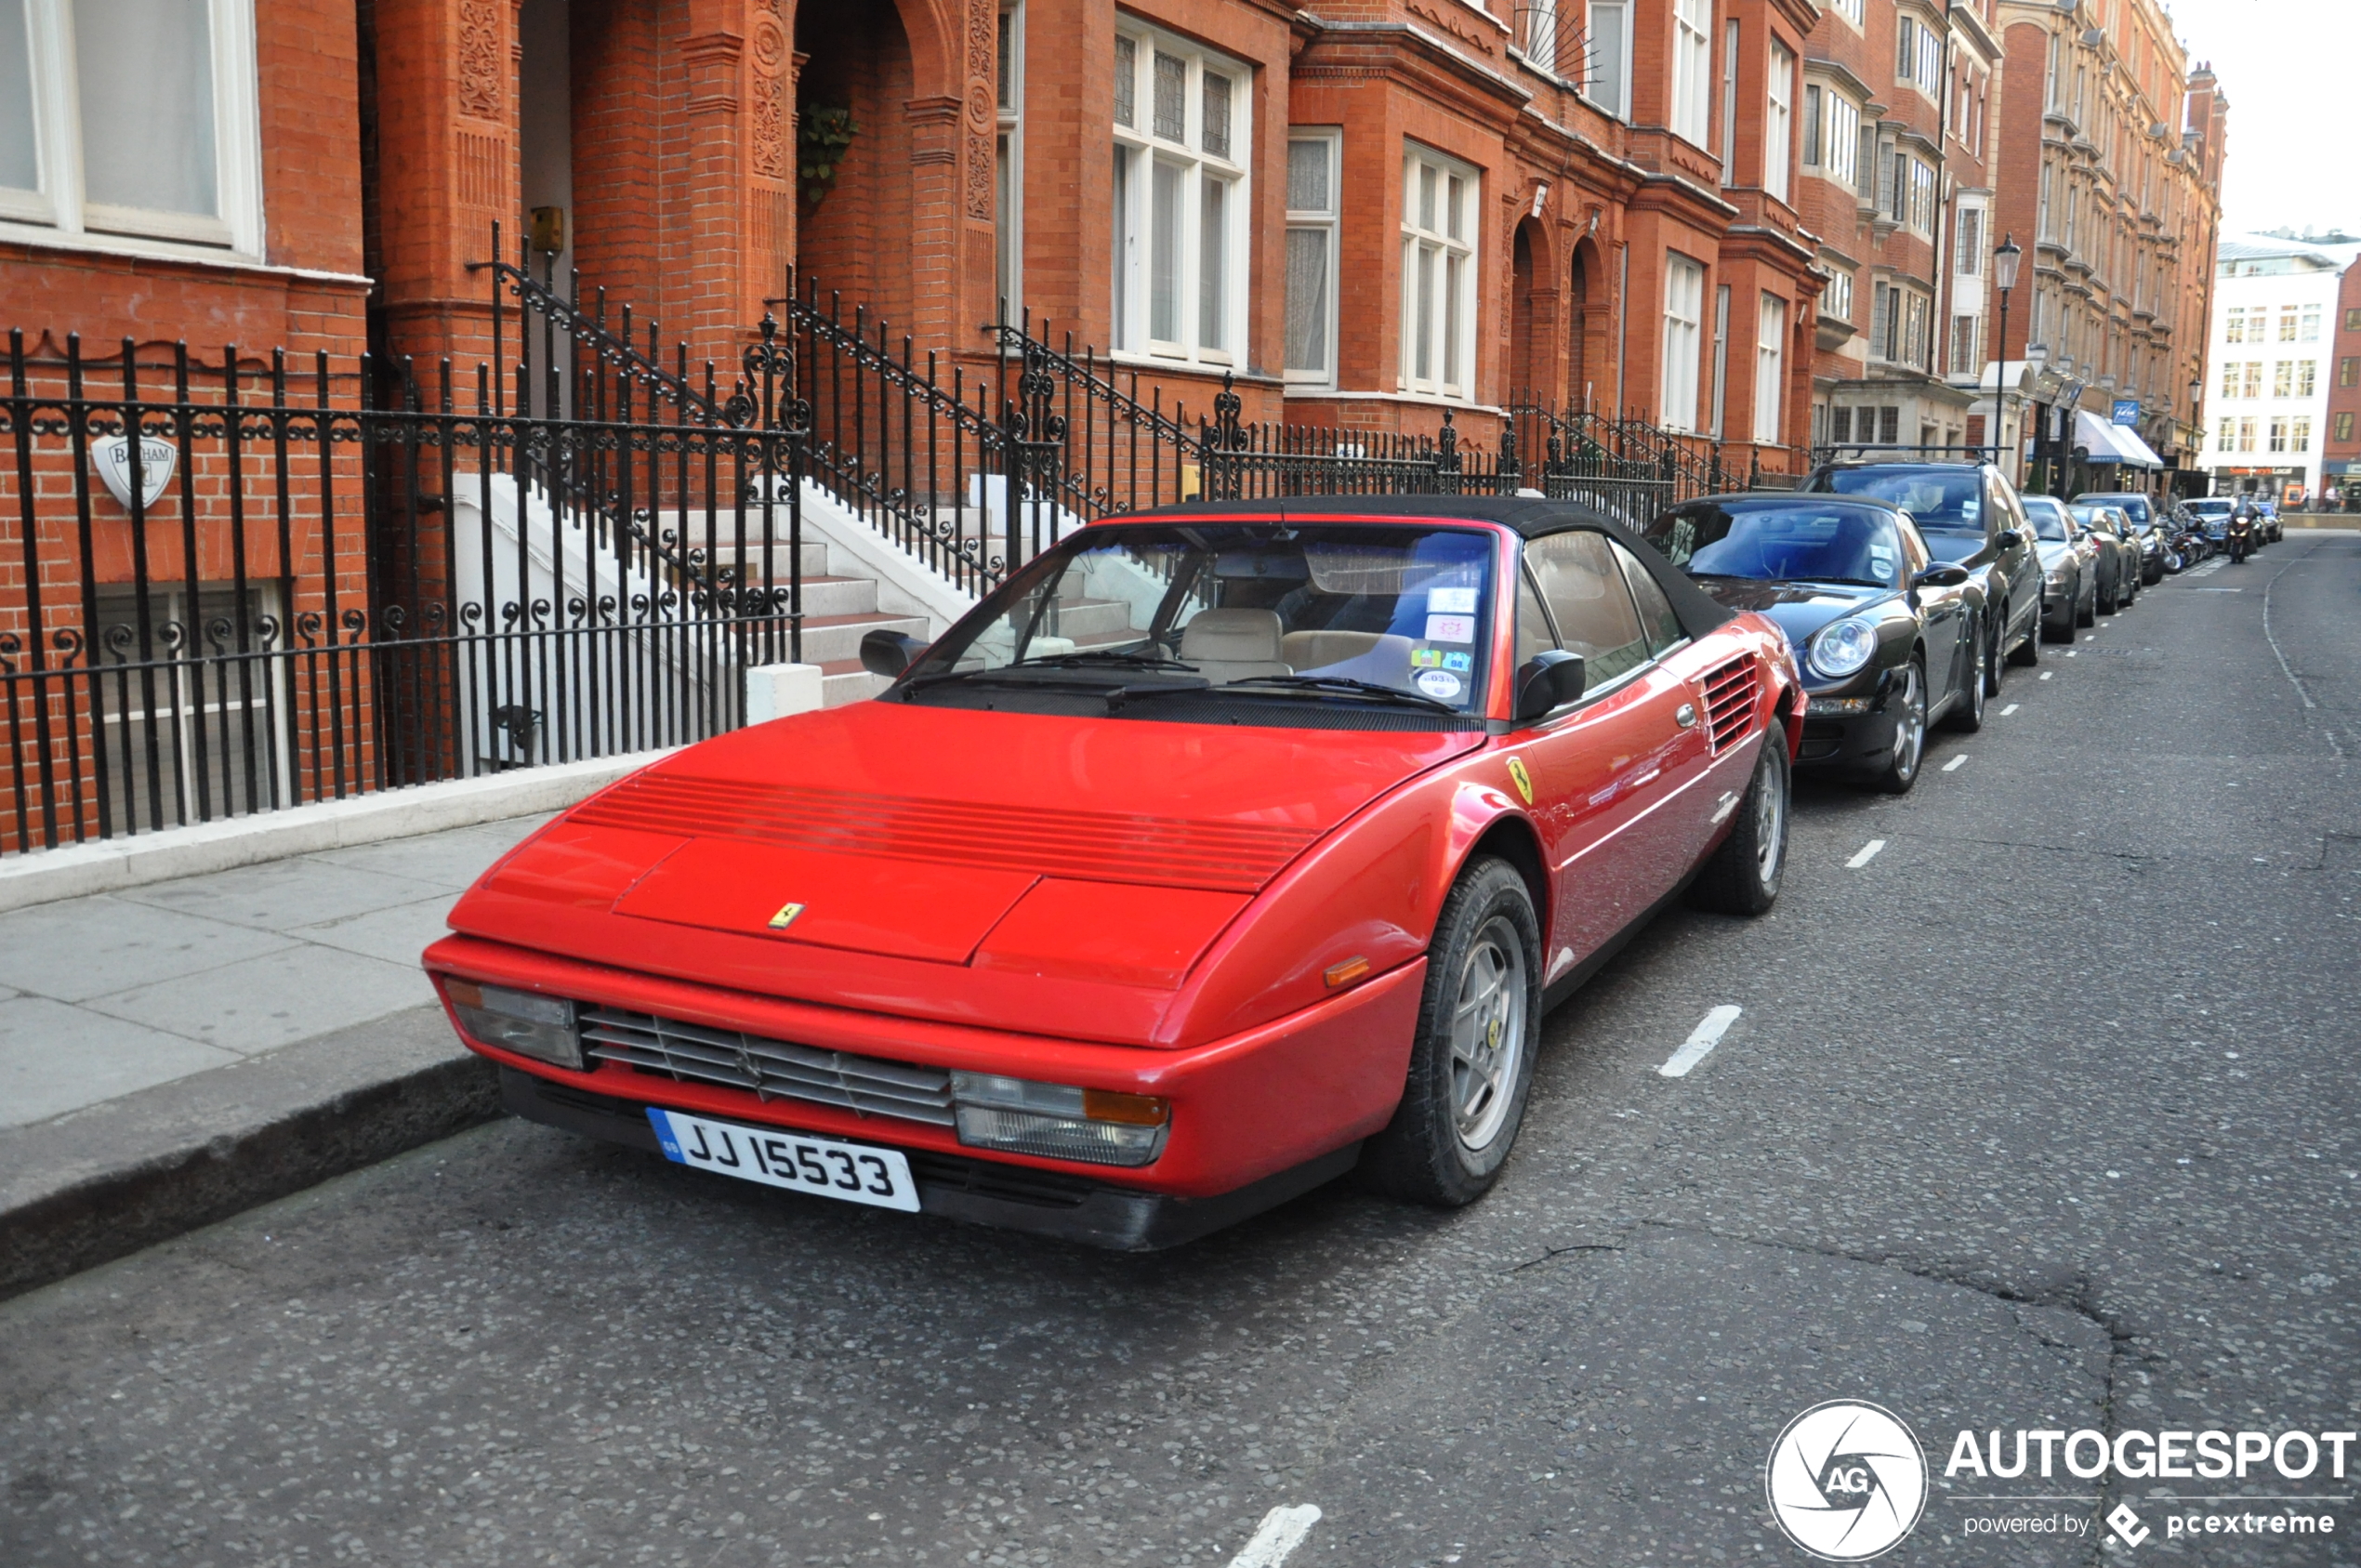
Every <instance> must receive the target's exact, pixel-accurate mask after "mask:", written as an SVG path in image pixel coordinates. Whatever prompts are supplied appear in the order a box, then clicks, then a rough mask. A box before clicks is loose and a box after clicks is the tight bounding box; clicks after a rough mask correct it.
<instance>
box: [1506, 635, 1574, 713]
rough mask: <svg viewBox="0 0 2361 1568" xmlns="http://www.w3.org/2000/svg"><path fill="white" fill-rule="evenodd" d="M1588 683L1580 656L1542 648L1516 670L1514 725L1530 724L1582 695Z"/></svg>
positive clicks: (1560, 650) (1559, 649)
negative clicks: (1529, 660)
mask: <svg viewBox="0 0 2361 1568" xmlns="http://www.w3.org/2000/svg"><path fill="white" fill-rule="evenodd" d="M1588 682H1589V675H1588V672H1587V671H1585V669H1584V668H1583V665H1582V655H1581V654H1579V653H1569V652H1566V651H1565V650H1563V649H1562V648H1545V649H1543V650H1542V651H1541V652H1538V653H1536V654H1535V655H1534V656H1533V659H1532V661H1531V662H1530V663H1529V664H1527V665H1525V666H1524V668H1523V669H1521V670H1519V671H1517V713H1516V718H1517V722H1518V723H1520V724H1530V723H1532V722H1533V721H1534V720H1535V719H1537V718H1540V717H1542V716H1543V715H1544V714H1546V713H1549V712H1550V711H1551V710H1552V709H1555V708H1560V707H1563V706H1564V705H1566V704H1568V703H1570V702H1572V701H1574V700H1575V699H1576V697H1579V696H1581V695H1582V691H1583V687H1584V686H1585V685H1586V684H1588Z"/></svg>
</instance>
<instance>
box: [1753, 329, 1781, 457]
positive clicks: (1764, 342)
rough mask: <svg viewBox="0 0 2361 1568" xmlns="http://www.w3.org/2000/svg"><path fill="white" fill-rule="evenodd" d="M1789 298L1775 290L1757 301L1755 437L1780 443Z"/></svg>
mask: <svg viewBox="0 0 2361 1568" xmlns="http://www.w3.org/2000/svg"><path fill="white" fill-rule="evenodd" d="M1786 413H1787V301H1786V300H1784V299H1782V298H1780V297H1779V296H1777V295H1775V294H1766V295H1763V296H1761V298H1760V299H1759V300H1757V301H1756V308H1755V328H1754V439H1755V440H1756V441H1761V442H1763V443H1765V444H1767V445H1771V446H1776V445H1778V444H1779V432H1780V420H1781V417H1782V416H1783V415H1785V414H1786Z"/></svg>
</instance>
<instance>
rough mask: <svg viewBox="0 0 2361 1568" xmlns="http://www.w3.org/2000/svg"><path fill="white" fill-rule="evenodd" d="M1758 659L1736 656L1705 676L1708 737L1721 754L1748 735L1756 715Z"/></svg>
mask: <svg viewBox="0 0 2361 1568" xmlns="http://www.w3.org/2000/svg"><path fill="white" fill-rule="evenodd" d="M1754 703H1755V676H1754V661H1753V660H1752V659H1750V658H1736V659H1733V660H1731V661H1730V662H1729V663H1728V664H1726V665H1722V666H1721V668H1720V669H1717V670H1714V671H1711V672H1710V673H1708V675H1707V676H1706V678H1705V732H1706V740H1707V743H1708V744H1710V745H1711V746H1712V748H1713V753H1714V755H1715V756H1717V757H1719V756H1720V755H1721V753H1722V752H1724V751H1725V750H1727V749H1729V747H1730V746H1731V745H1733V744H1735V743H1736V742H1738V741H1739V740H1741V739H1743V738H1745V735H1746V732H1747V721H1748V719H1750V718H1753V717H1754Z"/></svg>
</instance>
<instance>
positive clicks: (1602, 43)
mask: <svg viewBox="0 0 2361 1568" xmlns="http://www.w3.org/2000/svg"><path fill="white" fill-rule="evenodd" d="M1586 35H1587V36H1588V37H1589V41H1590V59H1589V72H1587V74H1586V79H1585V81H1584V84H1583V89H1582V95H1583V97H1585V98H1587V99H1589V100H1590V102H1591V103H1592V104H1593V105H1594V106H1595V107H1597V108H1599V109H1601V110H1603V111H1604V112H1606V113H1609V114H1612V115H1614V116H1615V117H1616V119H1618V120H1629V119H1630V118H1631V0H1589V27H1588V29H1587V30H1586ZM1602 88H1604V89H1605V90H1604V91H1602V90H1601V89H1602Z"/></svg>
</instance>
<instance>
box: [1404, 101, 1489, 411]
mask: <svg viewBox="0 0 2361 1568" xmlns="http://www.w3.org/2000/svg"><path fill="white" fill-rule="evenodd" d="M1481 211H1482V201H1481V195H1480V181H1479V179H1478V177H1477V175H1476V171H1475V170H1473V169H1471V168H1470V167H1469V166H1468V165H1465V164H1462V163H1460V162H1459V161H1458V160H1457V159H1456V158H1449V157H1445V156H1444V154H1442V153H1440V152H1433V151H1431V149H1428V148H1424V147H1419V146H1418V145H1416V144H1414V143H1405V148H1404V152H1403V158H1402V365H1401V370H1400V372H1399V380H1400V383H1401V387H1402V389H1403V390H1404V391H1405V392H1410V393H1414V394H1419V395H1423V396H1429V397H1445V398H1467V397H1472V396H1473V395H1474V390H1475V336H1476V276H1475V258H1476V254H1477V253H1476V225H1477V218H1478V215H1479V214H1480V213H1481Z"/></svg>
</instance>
